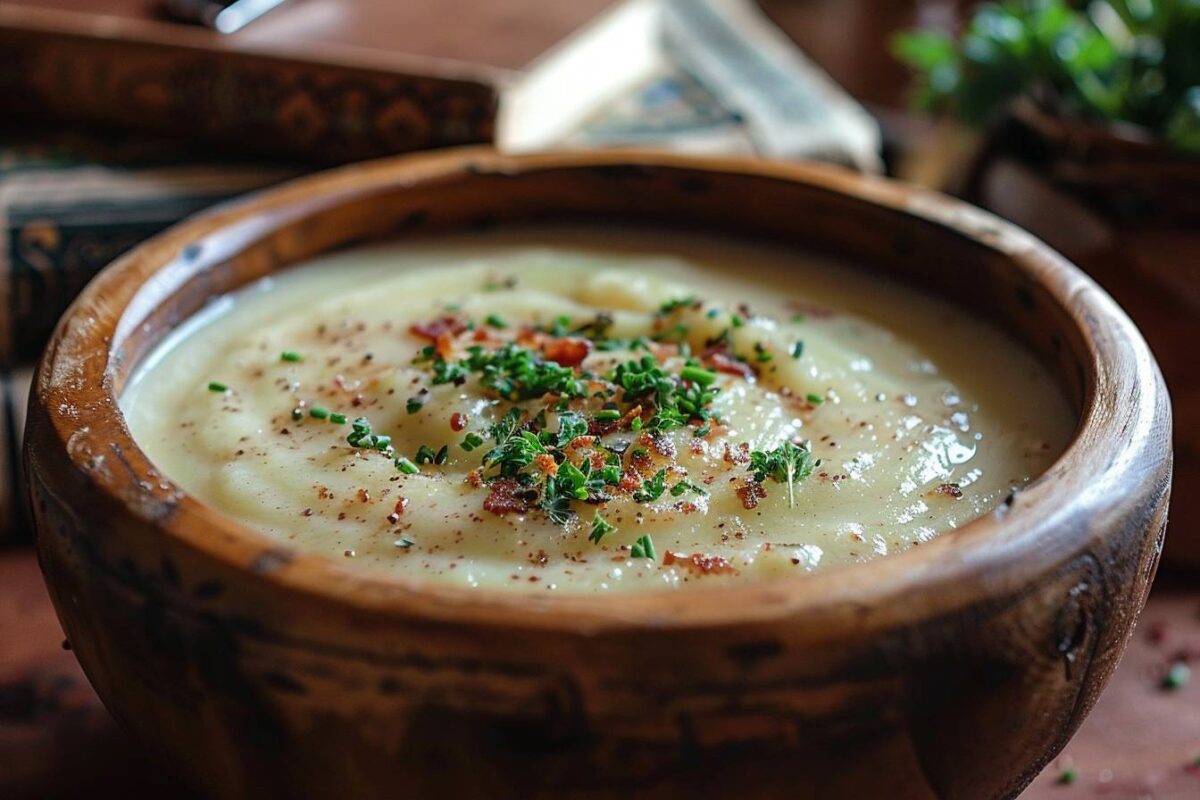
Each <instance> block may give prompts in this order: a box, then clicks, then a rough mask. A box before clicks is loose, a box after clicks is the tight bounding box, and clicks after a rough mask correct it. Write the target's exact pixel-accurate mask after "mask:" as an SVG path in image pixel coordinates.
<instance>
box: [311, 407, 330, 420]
mask: <svg viewBox="0 0 1200 800" xmlns="http://www.w3.org/2000/svg"><path fill="white" fill-rule="evenodd" d="M308 415H309V416H310V417H312V418H313V419H328V418H329V409H328V408H324V407H322V406H313V407H312V408H310V409H309V410H308Z"/></svg>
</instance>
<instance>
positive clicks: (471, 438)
mask: <svg viewBox="0 0 1200 800" xmlns="http://www.w3.org/2000/svg"><path fill="white" fill-rule="evenodd" d="M482 445H483V437H482V436H480V435H479V434H478V433H468V434H467V435H466V436H465V437H464V438H463V440H462V444H461V445H459V446H460V447H461V448H462V449H463V450H465V451H466V452H468V453H469V452H471V451H472V450H474V449H476V448H477V447H481V446H482Z"/></svg>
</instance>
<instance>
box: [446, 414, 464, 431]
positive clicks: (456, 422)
mask: <svg viewBox="0 0 1200 800" xmlns="http://www.w3.org/2000/svg"><path fill="white" fill-rule="evenodd" d="M466 427H467V415H466V414H464V413H462V412H461V411H455V412H454V413H453V414H451V415H450V430H452V431H454V432H455V433H457V432H458V431H461V430H463V429H464V428H466Z"/></svg>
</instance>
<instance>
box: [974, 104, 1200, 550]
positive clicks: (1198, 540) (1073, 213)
mask: <svg viewBox="0 0 1200 800" xmlns="http://www.w3.org/2000/svg"><path fill="white" fill-rule="evenodd" d="M963 193H964V194H965V196H966V197H967V198H968V199H970V200H972V201H973V202H976V203H979V204H980V205H982V206H984V207H986V208H989V209H991V210H992V211H995V212H996V213H998V214H1000V215H1001V216H1003V217H1006V218H1008V219H1010V220H1012V221H1013V222H1015V223H1017V224H1018V225H1021V226H1023V227H1025V228H1027V229H1028V230H1030V231H1032V232H1033V233H1034V234H1036V235H1037V236H1039V237H1041V238H1042V239H1043V240H1044V241H1046V242H1048V243H1049V244H1050V245H1051V246H1053V247H1055V248H1056V249H1058V250H1059V251H1060V252H1062V253H1064V254H1065V255H1066V256H1067V257H1068V258H1070V259H1071V260H1072V261H1074V262H1075V263H1076V264H1078V265H1079V266H1080V267H1082V268H1083V269H1084V270H1086V271H1087V272H1088V273H1089V274H1090V275H1091V276H1092V277H1093V278H1095V279H1096V281H1097V282H1099V283H1100V285H1101V286H1103V287H1104V288H1105V289H1107V290H1108V291H1109V292H1110V293H1112V295H1113V296H1114V297H1115V298H1116V300H1117V302H1119V303H1120V304H1121V305H1122V307H1124V308H1125V310H1126V311H1128V312H1129V315H1130V316H1131V317H1133V320H1134V322H1136V323H1137V325H1138V327H1139V328H1141V330H1142V333H1143V334H1144V335H1145V337H1146V340H1147V341H1148V342H1149V343H1150V347H1151V349H1152V350H1153V351H1154V354H1155V356H1156V357H1157V359H1158V362H1159V364H1161V365H1162V370H1163V374H1164V375H1165V376H1166V379H1167V386H1168V387H1169V389H1170V392H1171V397H1172V399H1173V401H1174V409H1175V454H1176V461H1175V479H1176V486H1177V487H1180V488H1181V489H1182V491H1177V492H1176V493H1175V502H1174V503H1173V504H1172V508H1171V537H1170V539H1169V540H1168V541H1169V542H1170V544H1169V545H1168V546H1167V549H1166V554H1165V559H1166V563H1168V564H1170V565H1173V566H1183V567H1187V568H1191V569H1197V568H1200V369H1197V364H1200V357H1198V356H1197V352H1196V349H1195V348H1196V337H1197V334H1198V333H1200V158H1195V157H1192V158H1185V157H1183V156H1180V155H1177V154H1175V153H1172V152H1170V151H1169V150H1167V149H1166V148H1165V147H1164V146H1163V145H1162V144H1161V143H1159V142H1158V141H1156V140H1154V139H1153V138H1151V137H1149V136H1148V135H1147V134H1146V133H1145V132H1143V131H1140V130H1138V129H1134V128H1127V129H1124V130H1121V129H1113V128H1099V127H1090V126H1085V125H1079V124H1070V123H1066V122H1063V121H1062V120H1060V119H1057V118H1055V117H1052V116H1050V115H1048V114H1046V113H1044V112H1043V111H1040V110H1039V109H1037V108H1036V107H1034V106H1033V105H1032V104H1028V103H1022V104H1020V105H1018V106H1017V108H1016V109H1015V110H1014V113H1013V115H1012V116H1011V118H1010V119H1008V120H1007V121H1006V122H1005V123H1004V124H1003V125H1001V126H1000V127H999V128H997V130H996V131H995V132H993V133H992V135H991V137H990V140H989V141H988V142H986V143H985V145H984V149H983V151H982V153H981V155H980V157H979V158H978V160H977V162H976V163H975V165H974V167H973V169H972V171H971V175H970V178H969V180H968V181H967V185H966V187H965V190H964V192H963Z"/></svg>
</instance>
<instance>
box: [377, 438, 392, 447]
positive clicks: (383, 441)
mask: <svg viewBox="0 0 1200 800" xmlns="http://www.w3.org/2000/svg"><path fill="white" fill-rule="evenodd" d="M391 446H392V437H390V436H382V435H381V436H376V437H375V449H376V450H387V449H388V448H389V447H391Z"/></svg>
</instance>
